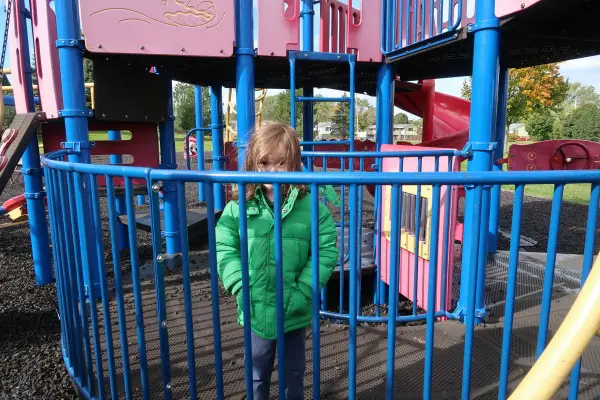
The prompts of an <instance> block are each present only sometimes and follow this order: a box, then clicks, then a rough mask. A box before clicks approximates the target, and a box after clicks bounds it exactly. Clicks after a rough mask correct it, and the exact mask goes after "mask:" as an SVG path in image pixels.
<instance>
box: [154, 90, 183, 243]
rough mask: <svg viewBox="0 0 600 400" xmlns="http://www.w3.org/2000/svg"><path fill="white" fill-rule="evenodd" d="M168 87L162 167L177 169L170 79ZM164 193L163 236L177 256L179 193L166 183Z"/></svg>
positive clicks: (161, 143)
mask: <svg viewBox="0 0 600 400" xmlns="http://www.w3.org/2000/svg"><path fill="white" fill-rule="evenodd" d="M168 87H169V90H168V93H167V97H168V107H167V113H168V118H167V120H166V121H165V122H161V123H160V124H159V125H158V129H159V132H160V161H161V165H160V167H161V168H165V169H177V154H176V153H175V121H174V118H173V93H172V86H171V82H170V79H169V85H168ZM163 192H164V195H163V203H164V220H165V222H164V224H165V230H164V232H163V234H164V235H165V237H166V243H167V253H169V254H175V253H178V252H180V251H181V243H180V240H179V214H178V212H177V196H178V193H177V187H176V184H175V182H171V181H165V182H164V184H163ZM181 195H183V194H181ZM159 229H160V228H159Z"/></svg>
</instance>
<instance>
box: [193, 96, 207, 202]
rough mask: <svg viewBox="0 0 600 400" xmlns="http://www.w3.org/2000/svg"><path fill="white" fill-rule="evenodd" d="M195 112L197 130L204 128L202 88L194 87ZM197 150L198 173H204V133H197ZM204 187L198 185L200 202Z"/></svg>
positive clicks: (202, 197)
mask: <svg viewBox="0 0 600 400" xmlns="http://www.w3.org/2000/svg"><path fill="white" fill-rule="evenodd" d="M194 111H195V113H194V114H195V117H196V128H204V113H203V105H202V87H201V86H198V85H194ZM196 149H197V152H198V156H197V157H198V171H204V131H197V132H196ZM205 199H206V197H205V196H204V185H203V184H202V183H198V201H205Z"/></svg>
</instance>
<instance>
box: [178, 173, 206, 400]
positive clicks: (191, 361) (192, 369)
mask: <svg viewBox="0 0 600 400" xmlns="http://www.w3.org/2000/svg"><path fill="white" fill-rule="evenodd" d="M177 186H178V191H179V193H181V194H182V195H181V196H179V231H180V232H181V259H182V260H181V261H182V275H183V297H184V306H185V344H186V346H187V357H188V360H187V361H188V377H189V381H190V398H191V399H196V398H197V397H198V388H197V385H196V355H195V350H194V323H193V317H194V316H193V308H192V288H191V280H190V253H189V245H188V231H187V224H185V223H184V222H183V221H186V220H187V216H186V209H185V196H184V194H185V182H181V181H179V182H177ZM200 186H204V184H203V183H202V182H200Z"/></svg>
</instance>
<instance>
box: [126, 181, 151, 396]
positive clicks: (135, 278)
mask: <svg viewBox="0 0 600 400" xmlns="http://www.w3.org/2000/svg"><path fill="white" fill-rule="evenodd" d="M125 198H126V209H127V210H126V212H127V221H129V223H128V224H127V229H128V234H129V254H130V257H131V278H132V286H133V298H134V302H135V322H136V327H137V342H138V351H139V358H140V375H141V380H142V392H143V394H144V400H147V399H149V398H150V381H149V380H148V361H147V356H146V338H145V334H144V326H145V324H144V309H143V307H142V304H143V300H142V288H141V283H140V282H141V277H140V272H139V269H140V262H139V259H138V254H139V253H138V245H137V227H136V221H135V208H134V203H133V183H132V180H131V178H129V177H125Z"/></svg>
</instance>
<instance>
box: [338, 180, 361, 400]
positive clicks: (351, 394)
mask: <svg viewBox="0 0 600 400" xmlns="http://www.w3.org/2000/svg"><path fill="white" fill-rule="evenodd" d="M357 191H358V189H357V187H356V185H351V186H350V194H349V197H350V231H349V234H348V236H349V238H348V239H349V243H348V246H349V247H348V249H349V252H350V296H349V299H348V302H349V309H350V310H349V311H350V320H349V323H350V338H349V341H350V348H349V350H348V353H349V354H348V355H349V366H348V398H349V399H350V400H353V399H355V398H356V321H357V315H358V314H357V305H356V292H357V290H356V289H357V282H356V269H357V264H358V262H357V261H358V260H357V259H358V257H357V249H358V246H359V243H358V242H357V240H356V239H357V237H356V236H357V233H358V218H357V214H358V205H357V204H356V202H357V197H358V193H357ZM342 273H343V271H342Z"/></svg>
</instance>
